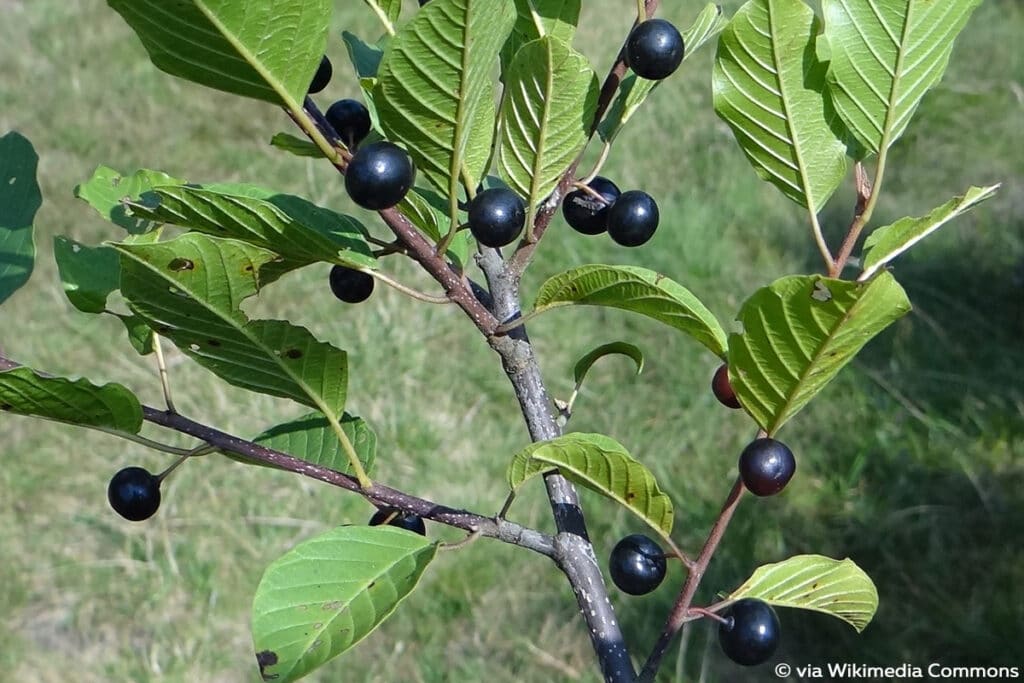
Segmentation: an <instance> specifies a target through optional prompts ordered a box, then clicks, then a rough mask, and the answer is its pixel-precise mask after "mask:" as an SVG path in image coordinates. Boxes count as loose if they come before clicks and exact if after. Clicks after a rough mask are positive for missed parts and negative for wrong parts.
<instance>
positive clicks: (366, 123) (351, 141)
mask: <svg viewBox="0 0 1024 683" xmlns="http://www.w3.org/2000/svg"><path fill="white" fill-rule="evenodd" d="M324 118H326V119H327V123H329V124H331V128H333V129H334V132H335V133H337V134H338V137H339V138H341V141H342V142H344V143H345V144H346V145H348V147H349V148H350V149H351V148H352V147H355V146H356V145H358V144H359V143H360V142H361V141H362V139H363V138H365V137H366V136H367V135H368V134H369V132H370V125H371V124H370V111H369V110H368V109H367V108H366V106H365V105H364V104H363V103H362V102H359V101H358V100H348V99H345V100H338V101H337V102H335V103H334V104H332V105H331V106H330V107H328V108H327V112H326V113H325V114H324Z"/></svg>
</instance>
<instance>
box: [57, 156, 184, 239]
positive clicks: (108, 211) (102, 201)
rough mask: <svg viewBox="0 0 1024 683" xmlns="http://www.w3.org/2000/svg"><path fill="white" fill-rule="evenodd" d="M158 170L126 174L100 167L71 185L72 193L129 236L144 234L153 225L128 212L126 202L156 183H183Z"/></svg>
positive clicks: (151, 222) (150, 188) (140, 194)
mask: <svg viewBox="0 0 1024 683" xmlns="http://www.w3.org/2000/svg"><path fill="white" fill-rule="evenodd" d="M184 184H185V181H184V180H180V179H178V178H173V177H171V176H169V175H167V174H166V173H164V172H162V171H150V170H146V169H141V170H138V171H136V172H135V173H132V174H130V175H124V174H122V173H118V172H117V171H115V170H114V169H112V168H108V167H106V166H100V167H99V168H97V169H96V170H95V171H94V172H93V174H92V177H91V178H89V180H87V181H86V182H84V183H82V184H81V185H78V186H76V187H75V196H76V197H78V198H79V199H81V200H82V201H84V202H86V203H87V204H88V205H89V206H91V207H92V208H94V209H95V210H96V211H97V213H99V214H100V215H101V216H103V217H104V218H105V219H107V220H108V221H110V222H111V223H114V224H115V225H119V226H121V227H122V228H124V229H125V230H127V231H128V232H129V233H130V234H132V235H141V234H143V233H147V232H149V231H151V230H153V228H155V227H156V224H155V223H153V221H150V220H148V219H145V218H141V217H139V216H133V215H132V214H131V213H129V211H128V208H127V206H126V204H125V202H126V201H130V200H138V199H139V197H141V196H142V194H143V193H144V192H149V191H150V190H152V189H153V188H154V187H156V186H158V185H159V186H162V187H167V186H170V185H184Z"/></svg>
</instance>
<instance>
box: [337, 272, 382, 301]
mask: <svg viewBox="0 0 1024 683" xmlns="http://www.w3.org/2000/svg"><path fill="white" fill-rule="evenodd" d="M331 291H332V292H334V296H336V297H338V298H339V299H341V300H342V301H344V302H345V303H347V304H358V303H359V302H360V301H366V300H367V299H368V298H369V297H370V295H371V294H373V276H372V275H367V274H366V273H364V272H362V271H360V270H354V269H352V268H346V267H345V266H334V267H333V268H331Z"/></svg>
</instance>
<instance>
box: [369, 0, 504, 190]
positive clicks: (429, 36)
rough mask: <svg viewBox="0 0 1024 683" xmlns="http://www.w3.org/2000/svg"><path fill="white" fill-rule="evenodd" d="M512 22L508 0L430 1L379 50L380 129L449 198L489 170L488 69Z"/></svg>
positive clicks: (491, 94) (491, 114)
mask: <svg viewBox="0 0 1024 683" xmlns="http://www.w3.org/2000/svg"><path fill="white" fill-rule="evenodd" d="M514 22H515V7H514V6H513V4H512V0H431V2H429V3H427V4H426V5H425V6H424V7H423V8H422V9H421V10H419V11H418V12H417V13H416V17H415V18H414V19H413V20H412V21H410V22H409V23H408V24H406V25H405V26H403V27H402V30H401V31H399V32H398V34H397V35H395V37H394V38H392V39H391V41H390V42H389V43H388V48H387V51H386V52H385V53H384V58H383V60H382V61H381V64H380V69H379V71H378V74H377V78H378V81H377V86H376V88H375V89H374V93H373V101H374V104H375V105H376V107H377V116H378V117H379V119H380V125H381V127H382V128H383V132H384V134H385V136H386V137H387V138H388V139H390V140H394V141H396V142H401V143H403V144H404V145H406V146H407V147H408V148H409V153H410V154H411V155H412V157H413V160H414V161H415V162H416V168H417V170H419V171H420V172H421V173H422V174H423V175H424V176H425V177H426V178H427V179H428V180H429V181H430V182H431V183H433V184H434V185H435V186H436V187H437V189H439V190H440V191H441V193H442V194H443V195H445V196H446V197H455V196H457V190H458V187H459V184H460V183H463V184H464V185H466V186H467V187H470V188H472V189H474V190H475V189H476V186H477V184H478V183H479V182H480V179H481V178H482V177H483V176H484V174H485V173H486V171H487V166H488V163H489V161H490V158H491V144H492V142H493V137H494V118H495V83H494V79H493V70H494V66H495V64H496V62H497V60H498V52H499V50H500V49H501V46H502V44H503V43H504V42H505V39H506V38H507V37H508V34H509V33H510V32H511V30H512V24H513V23H514Z"/></svg>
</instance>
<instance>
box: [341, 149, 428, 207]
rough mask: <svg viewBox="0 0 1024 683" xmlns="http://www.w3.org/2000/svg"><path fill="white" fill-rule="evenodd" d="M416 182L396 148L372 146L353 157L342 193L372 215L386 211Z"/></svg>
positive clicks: (412, 169) (409, 164)
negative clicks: (344, 192) (373, 212)
mask: <svg viewBox="0 0 1024 683" xmlns="http://www.w3.org/2000/svg"><path fill="white" fill-rule="evenodd" d="M415 181H416V167H415V165H413V163H412V157H410V156H409V154H408V152H406V151H405V150H404V149H402V148H401V147H399V146H398V145H396V144H394V143H391V142H387V141H383V140H382V141H380V142H372V143H370V144H368V145H366V146H365V147H360V148H359V151H358V152H356V153H355V155H353V157H352V160H351V161H349V162H348V169H347V170H346V171H345V189H346V190H347V191H348V195H349V197H351V198H352V201H354V202H355V203H356V204H358V205H359V206H361V207H363V208H364V209H370V210H372V211H380V210H381V209H389V208H391V207H392V206H394V205H395V204H397V203H398V202H400V201H402V198H403V197H404V196H405V194H406V193H407V192H408V191H409V188H411V187H412V185H413V183H414V182H415Z"/></svg>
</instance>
